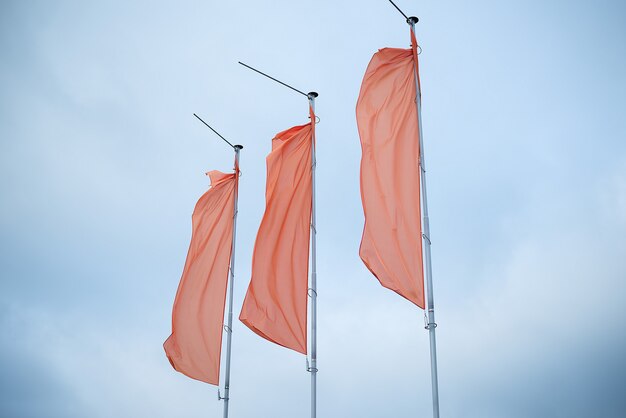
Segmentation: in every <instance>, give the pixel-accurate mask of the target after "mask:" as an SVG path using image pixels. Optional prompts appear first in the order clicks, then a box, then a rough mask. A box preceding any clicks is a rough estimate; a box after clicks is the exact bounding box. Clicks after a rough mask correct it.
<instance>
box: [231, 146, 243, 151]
mask: <svg viewBox="0 0 626 418" xmlns="http://www.w3.org/2000/svg"><path fill="white" fill-rule="evenodd" d="M233 148H235V149H236V150H241V149H243V145H233Z"/></svg>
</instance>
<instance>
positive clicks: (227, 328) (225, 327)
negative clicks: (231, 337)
mask: <svg viewBox="0 0 626 418" xmlns="http://www.w3.org/2000/svg"><path fill="white" fill-rule="evenodd" d="M224 331H226V332H228V333H231V334H232V332H233V330H232V329H231V328H230V327H229V326H228V325H226V324H224Z"/></svg>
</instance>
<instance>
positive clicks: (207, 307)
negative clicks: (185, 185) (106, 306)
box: [163, 167, 239, 385]
mask: <svg viewBox="0 0 626 418" xmlns="http://www.w3.org/2000/svg"><path fill="white" fill-rule="evenodd" d="M238 172H239V168H238V167H235V173H232V174H225V173H221V172H219V171H211V172H209V173H207V175H208V176H209V177H210V179H211V188H210V189H209V190H208V191H207V192H206V193H205V194H204V195H203V196H202V197H201V198H200V200H198V203H196V207H195V209H194V211H193V215H192V225H193V226H192V235H191V243H190V245H189V252H188V253H187V260H186V261H185V267H184V269H183V275H182V277H181V279H180V284H179V285H178V291H177V292H176V299H175V300H174V309H173V311H172V335H170V337H169V338H168V339H167V340H166V341H165V343H164V344H163V347H164V348H165V353H166V355H167V358H168V359H169V360H170V363H172V366H173V367H174V369H176V370H177V371H179V372H181V373H183V374H184V375H186V376H189V377H191V378H193V379H197V380H200V381H202V382H206V383H210V384H212V385H218V384H219V375H220V356H221V351H222V329H223V324H224V306H225V303H226V286H227V280H228V268H229V264H230V257H231V250H232V234H233V211H234V205H235V190H236V188H237V182H238Z"/></svg>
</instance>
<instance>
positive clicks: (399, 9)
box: [389, 0, 409, 20]
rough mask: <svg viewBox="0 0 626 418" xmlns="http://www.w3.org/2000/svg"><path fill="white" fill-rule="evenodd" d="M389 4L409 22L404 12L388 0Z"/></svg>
mask: <svg viewBox="0 0 626 418" xmlns="http://www.w3.org/2000/svg"><path fill="white" fill-rule="evenodd" d="M389 3H391V4H393V7H395V8H396V10H397V11H399V12H400V13H402V16H404V18H405V19H406V20H409V17H408V16H407V15H405V14H404V12H403V11H402V10H400V8H399V7H398V6H396V4H395V3H394V2H393V1H391V0H389Z"/></svg>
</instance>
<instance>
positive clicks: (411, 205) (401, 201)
mask: <svg viewBox="0 0 626 418" xmlns="http://www.w3.org/2000/svg"><path fill="white" fill-rule="evenodd" d="M412 44H413V47H412V48H411V49H397V48H384V49H381V50H379V51H378V52H376V53H375V54H374V56H373V57H372V59H371V61H370V63H369V65H368V67H367V70H366V72H365V76H364V77H363V83H362V85H361V91H360V93H359V99H358V101H357V105H356V117H357V124H358V128H359V136H360V137H361V148H362V157H361V200H362V202H363V212H364V214H365V226H364V228H363V237H362V239H361V246H360V249H359V255H360V257H361V259H362V260H363V262H364V263H365V265H366V266H367V268H368V269H369V270H370V271H371V272H372V274H374V276H376V278H377V279H378V280H379V281H380V284H381V285H383V286H384V287H386V288H388V289H391V290H393V291H394V292H396V293H398V294H400V295H401V296H403V297H405V298H406V299H408V300H409V301H411V302H413V303H414V304H416V305H417V306H419V307H420V308H422V309H423V308H424V273H423V267H422V230H421V209H420V175H419V153H420V147H419V136H418V123H417V109H416V106H415V99H416V91H415V73H414V67H413V62H414V60H417V51H416V49H417V43H416V42H415V38H414V37H413V36H412Z"/></svg>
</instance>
